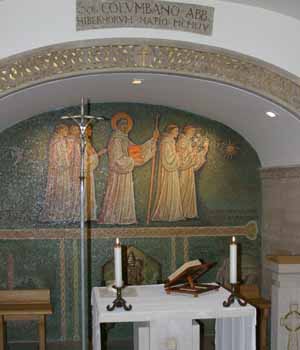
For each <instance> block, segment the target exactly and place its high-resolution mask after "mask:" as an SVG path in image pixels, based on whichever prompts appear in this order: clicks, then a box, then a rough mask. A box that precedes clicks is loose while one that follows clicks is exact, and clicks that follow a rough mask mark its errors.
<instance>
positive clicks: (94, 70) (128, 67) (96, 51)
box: [0, 39, 300, 117]
mask: <svg viewBox="0 0 300 350" xmlns="http://www.w3.org/2000/svg"><path fill="white" fill-rule="evenodd" d="M108 72H152V73H166V74H174V75H182V76H187V77H195V78H201V79H208V80H214V81H217V82H221V83H224V84H229V85H232V86H236V87H238V88H242V89H245V90H248V91H251V92H253V93H255V94H258V95H261V96H263V97H265V98H267V99H270V100H272V101H274V102H275V103H277V104H280V105H281V106H283V107H285V108H286V109H288V110H289V111H291V112H292V113H294V114H295V115H297V116H298V117H300V79H299V78H298V77H296V76H293V75H291V74H290V73H288V72H286V71H284V70H282V69H279V68H277V67H275V66H273V65H270V64H267V63H265V62H263V61H260V60H258V59H255V58H252V57H249V56H245V55H241V54H238V53H236V52H232V51H228V50H225V49H221V48H215V47H210V46H205V45H199V44H193V43H183V42H178V41H171V40H160V39H157V40H153V39H152V40H151V39H122V40H121V39H119V40H116V39H110V40H109V39H106V40H87V41H79V42H71V43H64V44H60V45H54V46H48V47H44V48H41V49H35V50H32V51H29V52H25V53H22V54H18V55H15V56H11V57H8V58H5V59H2V60H0V97H1V96H2V97H3V96H5V95H7V94H10V93H13V92H16V91H18V90H20V89H24V88H27V87H31V86H34V85H37V84H40V83H44V82H48V81H53V80H57V79H63V78H67V77H72V76H80V75H86V74H100V73H108Z"/></svg>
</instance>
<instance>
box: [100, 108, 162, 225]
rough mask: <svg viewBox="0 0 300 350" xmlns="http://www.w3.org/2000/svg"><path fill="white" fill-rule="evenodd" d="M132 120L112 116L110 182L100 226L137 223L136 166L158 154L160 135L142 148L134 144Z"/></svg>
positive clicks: (109, 144)
mask: <svg viewBox="0 0 300 350" xmlns="http://www.w3.org/2000/svg"><path fill="white" fill-rule="evenodd" d="M132 124H133V122H132V119H131V117H130V116H129V115H128V114H127V113H124V112H120V113H117V114H115V115H114V116H113V117H112V129H113V130H114V131H113V133H112V135H111V138H110V140H109V143H108V182H107V187H106V193H105V197H104V202H103V206H102V210H101V213H100V218H99V223H101V224H124V225H128V224H135V223H136V222H137V219H136V212H135V198H134V183H133V177H132V173H133V170H134V168H135V167H136V166H141V165H143V164H145V163H147V162H148V161H149V160H150V159H151V158H152V157H153V155H154V154H155V149H156V141H157V137H158V134H157V133H156V132H154V134H153V137H152V138H151V139H150V140H148V141H146V142H145V143H144V144H143V145H135V144H134V143H133V142H132V141H131V140H130V139H129V137H128V133H129V132H130V130H131V129H132Z"/></svg>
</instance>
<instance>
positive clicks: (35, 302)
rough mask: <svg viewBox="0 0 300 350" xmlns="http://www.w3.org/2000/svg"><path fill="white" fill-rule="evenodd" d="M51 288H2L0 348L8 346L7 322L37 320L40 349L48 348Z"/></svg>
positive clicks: (0, 300) (0, 297)
mask: <svg viewBox="0 0 300 350" xmlns="http://www.w3.org/2000/svg"><path fill="white" fill-rule="evenodd" d="M52 312H53V311H52V306H51V304H50V290H49V289H29V290H0V350H5V346H6V322H7V321H16V320H37V321H38V324H39V338H40V339H39V345H40V347H39V348H40V350H45V349H46V327H45V322H46V315H51V314H52Z"/></svg>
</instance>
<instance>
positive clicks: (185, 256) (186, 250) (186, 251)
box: [183, 237, 190, 262]
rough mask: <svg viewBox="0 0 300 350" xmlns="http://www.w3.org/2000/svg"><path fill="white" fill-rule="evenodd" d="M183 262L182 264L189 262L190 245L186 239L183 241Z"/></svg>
mask: <svg viewBox="0 0 300 350" xmlns="http://www.w3.org/2000/svg"><path fill="white" fill-rule="evenodd" d="M183 260H184V262H187V261H189V260H190V245H189V239H188V238H187V237H184V239H183Z"/></svg>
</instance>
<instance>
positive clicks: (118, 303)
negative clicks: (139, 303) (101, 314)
mask: <svg viewBox="0 0 300 350" xmlns="http://www.w3.org/2000/svg"><path fill="white" fill-rule="evenodd" d="M116 307H123V308H124V310H126V311H130V310H131V309H132V306H131V305H130V304H128V305H127V302H126V300H125V299H123V298H122V288H118V287H117V297H116V299H115V300H114V301H113V303H112V305H107V306H106V310H107V311H113V310H114V309H115V308H116Z"/></svg>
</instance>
